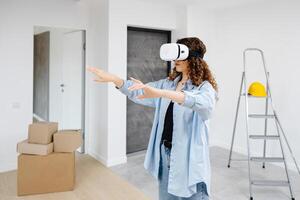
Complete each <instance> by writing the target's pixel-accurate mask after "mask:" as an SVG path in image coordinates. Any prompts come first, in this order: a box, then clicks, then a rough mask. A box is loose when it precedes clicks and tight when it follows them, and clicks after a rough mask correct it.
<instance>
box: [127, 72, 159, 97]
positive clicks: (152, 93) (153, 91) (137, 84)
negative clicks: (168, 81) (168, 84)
mask: <svg viewBox="0 0 300 200" xmlns="http://www.w3.org/2000/svg"><path fill="white" fill-rule="evenodd" d="M130 79H131V80H132V81H133V82H134V84H133V85H132V86H130V87H129V88H128V89H129V90H130V91H133V90H139V89H143V90H144V94H142V95H139V96H137V98H138V99H145V98H159V97H162V90H161V89H157V88H154V87H151V86H149V85H145V84H144V83H142V81H140V80H137V79H135V78H132V77H130Z"/></svg>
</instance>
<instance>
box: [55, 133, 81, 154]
mask: <svg viewBox="0 0 300 200" xmlns="http://www.w3.org/2000/svg"><path fill="white" fill-rule="evenodd" d="M53 144H54V152H73V151H75V150H76V149H77V148H79V147H80V146H81V144H82V134H81V132H80V131H78V130H60V131H58V132H56V133H55V134H54V135H53Z"/></svg>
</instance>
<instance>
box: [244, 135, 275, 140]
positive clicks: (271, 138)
mask: <svg viewBox="0 0 300 200" xmlns="http://www.w3.org/2000/svg"><path fill="white" fill-rule="evenodd" d="M249 138H250V139H264V140H276V139H279V136H278V135H249Z"/></svg>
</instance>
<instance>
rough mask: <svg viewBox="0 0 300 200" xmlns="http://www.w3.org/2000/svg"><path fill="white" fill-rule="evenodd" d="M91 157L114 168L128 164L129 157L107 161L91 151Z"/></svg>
mask: <svg viewBox="0 0 300 200" xmlns="http://www.w3.org/2000/svg"><path fill="white" fill-rule="evenodd" d="M89 155H90V156H92V157H93V158H95V159H96V160H98V161H99V162H100V163H102V164H103V165H105V166H106V167H112V166H115V165H119V164H124V163H126V162H127V156H122V157H117V158H113V159H109V160H107V158H104V157H103V156H101V155H99V154H97V153H95V152H94V151H92V150H89Z"/></svg>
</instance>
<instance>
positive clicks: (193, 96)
mask: <svg viewBox="0 0 300 200" xmlns="http://www.w3.org/2000/svg"><path fill="white" fill-rule="evenodd" d="M183 92H184V102H183V103H181V104H180V103H179V105H181V106H185V107H188V108H191V109H193V110H194V111H196V112H197V113H199V114H200V115H201V117H202V118H203V119H204V120H207V119H209V118H210V116H211V113H212V111H213V109H214V107H215V103H216V99H217V94H216V91H215V89H214V88H213V87H212V85H211V84H210V83H209V82H207V81H206V82H205V83H203V85H202V86H200V89H195V90H191V91H186V90H184V91H183Z"/></svg>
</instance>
